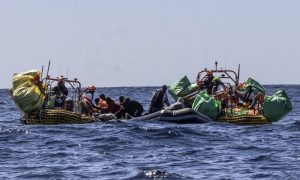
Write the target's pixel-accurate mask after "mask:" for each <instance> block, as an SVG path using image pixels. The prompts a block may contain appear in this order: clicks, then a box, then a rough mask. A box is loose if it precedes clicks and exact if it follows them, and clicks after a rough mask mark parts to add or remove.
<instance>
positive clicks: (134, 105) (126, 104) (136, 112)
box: [119, 97, 144, 117]
mask: <svg viewBox="0 0 300 180" xmlns="http://www.w3.org/2000/svg"><path fill="white" fill-rule="evenodd" d="M119 99H120V100H122V101H120V104H121V105H122V107H123V108H124V110H125V112H126V113H128V114H129V115H130V116H132V117H139V116H141V115H142V113H143V111H144V108H143V106H142V104H141V103H139V102H138V101H136V100H131V99H129V98H124V97H123V98H122V97H120V98H119Z"/></svg>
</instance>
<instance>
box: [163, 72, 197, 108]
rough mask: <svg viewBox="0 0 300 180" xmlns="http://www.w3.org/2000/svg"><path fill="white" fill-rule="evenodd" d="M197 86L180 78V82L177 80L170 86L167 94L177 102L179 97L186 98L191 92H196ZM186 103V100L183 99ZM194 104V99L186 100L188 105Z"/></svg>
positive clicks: (185, 78)
mask: <svg viewBox="0 0 300 180" xmlns="http://www.w3.org/2000/svg"><path fill="white" fill-rule="evenodd" d="M197 88H198V86H197V84H196V83H191V82H190V80H189V79H188V78H187V77H186V76H184V77H183V78H181V79H180V80H178V81H177V82H175V83H174V84H172V85H171V86H170V87H169V90H168V91H169V94H170V95H171V96H172V97H173V98H174V99H175V100H177V99H178V98H179V97H184V96H187V95H189V94H191V93H193V92H195V91H196V90H197ZM185 101H186V99H185ZM193 102H194V99H190V100H188V102H186V103H187V104H188V105H192V104H193Z"/></svg>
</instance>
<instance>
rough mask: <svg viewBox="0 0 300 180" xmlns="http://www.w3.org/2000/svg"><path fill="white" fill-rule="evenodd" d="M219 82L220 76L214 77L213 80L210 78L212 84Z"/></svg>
mask: <svg viewBox="0 0 300 180" xmlns="http://www.w3.org/2000/svg"><path fill="white" fill-rule="evenodd" d="M220 82H221V80H220V78H217V77H215V78H214V79H213V80H212V83H213V84H219V83H220Z"/></svg>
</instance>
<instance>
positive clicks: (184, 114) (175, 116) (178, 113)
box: [137, 108, 211, 124]
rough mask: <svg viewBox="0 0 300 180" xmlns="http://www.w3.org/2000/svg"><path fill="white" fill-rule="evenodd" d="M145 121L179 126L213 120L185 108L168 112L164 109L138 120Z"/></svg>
mask: <svg viewBox="0 0 300 180" xmlns="http://www.w3.org/2000/svg"><path fill="white" fill-rule="evenodd" d="M137 119H139V120H145V121H154V120H156V121H164V122H171V123H177V124H190V123H208V122H211V119H210V118H209V117H207V116H205V115H204V114H201V113H198V112H196V111H194V110H193V109H191V108H185V109H180V110H174V111H171V110H167V109H164V110H162V111H159V112H155V113H152V114H148V115H145V116H142V117H139V118H137Z"/></svg>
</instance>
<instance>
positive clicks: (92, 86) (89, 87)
mask: <svg viewBox="0 0 300 180" xmlns="http://www.w3.org/2000/svg"><path fill="white" fill-rule="evenodd" d="M87 90H88V91H90V92H91V93H94V92H95V90H96V87H95V86H94V85H89V86H88V87H87Z"/></svg>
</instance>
